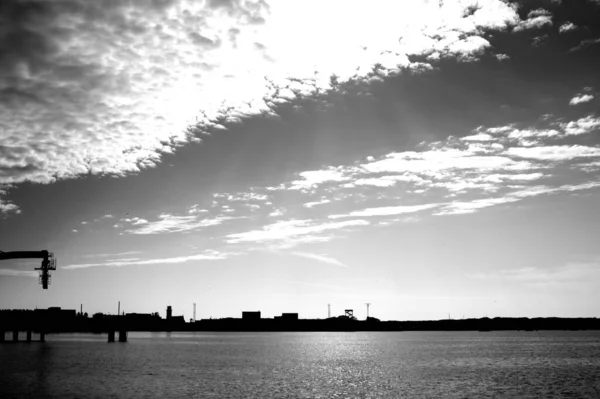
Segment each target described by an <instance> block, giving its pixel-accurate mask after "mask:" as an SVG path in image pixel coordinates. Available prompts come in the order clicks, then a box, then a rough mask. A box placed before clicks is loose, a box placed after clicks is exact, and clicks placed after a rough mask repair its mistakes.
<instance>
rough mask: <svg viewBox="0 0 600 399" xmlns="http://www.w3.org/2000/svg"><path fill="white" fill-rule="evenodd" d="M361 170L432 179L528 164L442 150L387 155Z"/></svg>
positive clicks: (468, 152) (517, 168) (449, 149)
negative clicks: (444, 173) (443, 174)
mask: <svg viewBox="0 0 600 399" xmlns="http://www.w3.org/2000/svg"><path fill="white" fill-rule="evenodd" d="M361 167H362V168H363V169H364V170H366V171H368V172H371V173H404V172H413V173H423V174H426V175H435V174H438V173H440V172H442V171H447V170H452V169H462V170H466V169H477V170H499V169H509V170H520V169H529V168H531V164H530V163H528V162H522V161H514V160H512V159H510V158H508V157H503V156H498V155H488V156H480V155H474V154H473V153H472V152H471V151H468V150H466V151H465V150H460V149H455V148H444V149H442V150H431V151H425V152H412V151H406V152H401V153H390V154H388V155H386V156H385V157H384V158H383V159H380V160H377V161H374V162H369V163H366V164H363V165H361Z"/></svg>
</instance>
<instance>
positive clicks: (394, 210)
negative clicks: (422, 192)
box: [329, 204, 440, 219]
mask: <svg viewBox="0 0 600 399" xmlns="http://www.w3.org/2000/svg"><path fill="white" fill-rule="evenodd" d="M439 206H440V204H423V205H406V206H403V205H400V206H384V207H378V208H368V209H363V210H360V211H354V212H350V213H348V214H345V215H331V216H329V217H330V218H331V219H339V218H348V217H369V216H390V215H401V214H404V213H413V212H419V211H422V210H425V209H431V208H437V207H439Z"/></svg>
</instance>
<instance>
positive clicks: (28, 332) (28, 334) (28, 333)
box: [26, 330, 31, 342]
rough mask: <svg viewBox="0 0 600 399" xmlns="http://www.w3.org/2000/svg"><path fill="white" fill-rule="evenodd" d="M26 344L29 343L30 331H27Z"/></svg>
mask: <svg viewBox="0 0 600 399" xmlns="http://www.w3.org/2000/svg"><path fill="white" fill-rule="evenodd" d="M26 339H27V342H31V330H27V338H26Z"/></svg>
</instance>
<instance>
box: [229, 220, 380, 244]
mask: <svg viewBox="0 0 600 399" xmlns="http://www.w3.org/2000/svg"><path fill="white" fill-rule="evenodd" d="M368 224H369V222H368V221H366V220H348V221H345V222H334V223H321V222H317V221H312V220H288V221H279V222H276V223H273V224H269V225H266V226H264V227H263V228H262V229H260V230H252V231H248V232H245V233H234V234H229V235H228V236H227V242H228V243H231V244H236V243H247V242H254V243H279V244H283V245H294V244H295V243H300V242H319V241H328V240H329V239H330V238H331V237H330V236H324V235H323V233H326V232H329V231H331V230H341V229H345V228H348V227H356V226H366V225H368Z"/></svg>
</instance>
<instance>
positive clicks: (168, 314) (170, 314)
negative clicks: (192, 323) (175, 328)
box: [167, 306, 173, 320]
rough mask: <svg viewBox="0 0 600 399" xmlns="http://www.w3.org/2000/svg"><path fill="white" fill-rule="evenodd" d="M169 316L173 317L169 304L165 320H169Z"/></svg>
mask: <svg viewBox="0 0 600 399" xmlns="http://www.w3.org/2000/svg"><path fill="white" fill-rule="evenodd" d="M171 317H173V309H172V308H171V306H167V320H171Z"/></svg>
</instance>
